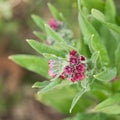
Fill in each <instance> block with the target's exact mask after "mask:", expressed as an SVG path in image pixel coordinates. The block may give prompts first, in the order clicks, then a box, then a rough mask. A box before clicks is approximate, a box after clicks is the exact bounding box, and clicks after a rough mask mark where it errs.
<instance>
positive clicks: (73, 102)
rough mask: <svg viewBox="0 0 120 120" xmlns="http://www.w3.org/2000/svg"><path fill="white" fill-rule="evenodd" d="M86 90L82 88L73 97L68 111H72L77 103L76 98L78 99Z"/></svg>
mask: <svg viewBox="0 0 120 120" xmlns="http://www.w3.org/2000/svg"><path fill="white" fill-rule="evenodd" d="M86 91H87V89H84V88H83V89H82V90H81V91H80V92H79V93H78V94H77V95H76V96H75V97H74V98H73V101H72V104H71V107H70V113H71V112H72V110H73V108H74V107H75V105H76V104H77V102H78V100H79V99H80V97H81V96H82V95H83V94H84V93H85V92H86Z"/></svg>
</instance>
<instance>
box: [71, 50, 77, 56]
mask: <svg viewBox="0 0 120 120" xmlns="http://www.w3.org/2000/svg"><path fill="white" fill-rule="evenodd" d="M69 55H70V56H74V57H77V51H76V50H72V51H70V53H69Z"/></svg>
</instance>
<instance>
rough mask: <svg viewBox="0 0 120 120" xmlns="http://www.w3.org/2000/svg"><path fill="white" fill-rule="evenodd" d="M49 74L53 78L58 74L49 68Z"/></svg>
mask: <svg viewBox="0 0 120 120" xmlns="http://www.w3.org/2000/svg"><path fill="white" fill-rule="evenodd" d="M48 74H49V76H51V77H52V78H54V77H55V76H56V74H55V73H53V71H52V70H48Z"/></svg>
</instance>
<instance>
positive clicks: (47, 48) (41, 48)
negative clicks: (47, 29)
mask: <svg viewBox="0 0 120 120" xmlns="http://www.w3.org/2000/svg"><path fill="white" fill-rule="evenodd" d="M27 42H28V43H29V45H30V46H31V47H32V48H33V49H35V50H36V51H37V52H39V53H41V54H43V53H48V54H54V55H56V56H61V57H64V53H63V52H61V51H58V50H55V49H53V48H51V47H50V46H47V45H45V44H43V43H40V42H37V41H35V40H31V39H30V40H27Z"/></svg>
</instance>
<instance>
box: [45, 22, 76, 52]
mask: <svg viewBox="0 0 120 120" xmlns="http://www.w3.org/2000/svg"><path fill="white" fill-rule="evenodd" d="M45 28H46V32H47V33H48V34H49V35H50V36H52V38H53V39H54V40H55V41H56V42H58V43H59V44H60V46H62V47H63V49H66V50H70V49H74V50H76V48H75V47H73V46H71V45H69V44H68V43H66V41H65V40H64V39H63V38H62V37H61V36H60V35H59V34H58V33H57V32H55V31H54V30H53V29H51V28H50V27H49V26H48V25H47V24H45Z"/></svg>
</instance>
